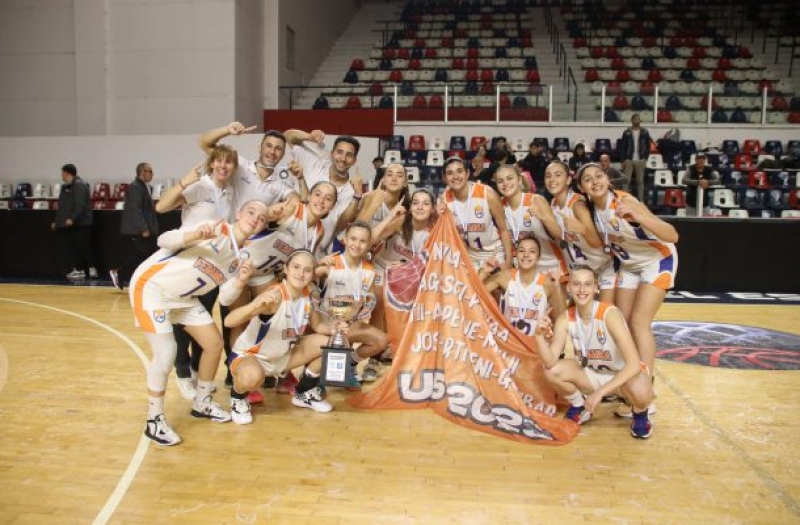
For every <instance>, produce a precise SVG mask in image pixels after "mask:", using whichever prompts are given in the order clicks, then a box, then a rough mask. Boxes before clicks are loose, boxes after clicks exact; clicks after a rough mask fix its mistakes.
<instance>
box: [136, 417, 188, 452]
mask: <svg viewBox="0 0 800 525" xmlns="http://www.w3.org/2000/svg"><path fill="white" fill-rule="evenodd" d="M144 435H145V436H147V437H149V438H150V439H152V440H153V441H155V442H156V443H158V444H159V445H165V446H168V447H169V446H172V445H177V444H178V443H180V442H181V437H180V436H179V435H178V433H177V432H175V431H174V430H172V427H170V426H169V423H167V420H166V419H164V414H159V415H157V416H156V417H155V419H148V420H147V426H146V427H145V429H144Z"/></svg>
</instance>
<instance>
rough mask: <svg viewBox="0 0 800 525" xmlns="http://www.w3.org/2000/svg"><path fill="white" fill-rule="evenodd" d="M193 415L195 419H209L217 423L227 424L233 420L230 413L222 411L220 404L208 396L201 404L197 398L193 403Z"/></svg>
mask: <svg viewBox="0 0 800 525" xmlns="http://www.w3.org/2000/svg"><path fill="white" fill-rule="evenodd" d="M192 415H193V416H194V417H204V418H208V419H210V420H211V421H213V422H215V423H227V422H228V421H230V420H231V415H230V413H228V412H226V411H224V410H222V407H221V406H219V404H218V403H215V402H214V401H212V399H211V396H206V398H205V399H204V400H203V401H201V402H200V403H198V402H197V399H196V398H195V400H194V401H192Z"/></svg>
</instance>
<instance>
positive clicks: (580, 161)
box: [569, 142, 592, 173]
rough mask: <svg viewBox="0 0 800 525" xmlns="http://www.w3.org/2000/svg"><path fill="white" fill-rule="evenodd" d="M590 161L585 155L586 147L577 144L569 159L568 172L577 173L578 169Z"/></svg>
mask: <svg viewBox="0 0 800 525" xmlns="http://www.w3.org/2000/svg"><path fill="white" fill-rule="evenodd" d="M591 160H592V159H590V158H589V157H588V155H586V146H584V145H583V144H582V143H580V142H579V143H577V144H576V145H575V149H573V150H572V157H570V158H569V171H571V172H573V173H577V171H578V169H580V167H581V166H583V165H584V164H586V163H587V162H591Z"/></svg>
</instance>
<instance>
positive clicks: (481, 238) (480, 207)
mask: <svg viewBox="0 0 800 525" xmlns="http://www.w3.org/2000/svg"><path fill="white" fill-rule="evenodd" d="M468 195H469V196H468V197H467V201H466V202H461V201H459V200H458V199H456V197H455V195H454V194H453V192H452V191H451V190H450V189H449V188H448V189H447V190H446V191H445V192H444V202H445V203H446V204H447V207H448V208H450V211H451V212H452V213H453V216H454V219H455V221H456V227H457V228H458V232H459V233H460V234H461V235H462V237H463V238H464V239H465V242H466V244H467V248H468V249H469V250H471V251H478V252H495V251H496V250H497V248H498V247H499V246H501V243H500V233H499V232H498V231H497V226H496V225H495V223H494V219H493V218H492V213H491V211H490V210H489V200H488V199H487V197H486V186H484V185H483V184H481V183H480V182H470V183H469V193H468Z"/></svg>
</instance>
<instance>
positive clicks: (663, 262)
mask: <svg viewBox="0 0 800 525" xmlns="http://www.w3.org/2000/svg"><path fill="white" fill-rule="evenodd" d="M677 273H678V255H677V254H672V255H670V256H669V257H665V258H663V259H658V260H656V261H652V262H650V263H648V264H646V265H644V266H639V267H636V268H630V267H626V266H625V265H622V266H620V269H619V273H618V274H617V288H622V289H636V288H638V287H639V285H640V284H641V283H647V284H652V285H653V286H655V287H656V288H660V289H662V290H669V289H671V288H672V287H674V286H675V274H677Z"/></svg>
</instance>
